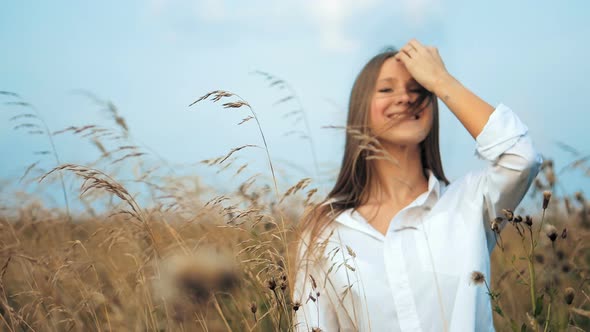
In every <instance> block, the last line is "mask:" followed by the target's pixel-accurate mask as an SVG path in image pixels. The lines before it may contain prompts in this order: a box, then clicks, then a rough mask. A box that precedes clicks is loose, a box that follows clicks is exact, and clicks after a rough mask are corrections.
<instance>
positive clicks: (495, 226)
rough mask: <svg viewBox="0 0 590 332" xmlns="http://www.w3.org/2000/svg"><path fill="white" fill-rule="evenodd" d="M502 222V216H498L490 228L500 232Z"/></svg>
mask: <svg viewBox="0 0 590 332" xmlns="http://www.w3.org/2000/svg"><path fill="white" fill-rule="evenodd" d="M501 223H502V217H497V218H496V219H494V220H492V222H491V223H490V228H491V229H492V231H493V232H494V233H500V224H501Z"/></svg>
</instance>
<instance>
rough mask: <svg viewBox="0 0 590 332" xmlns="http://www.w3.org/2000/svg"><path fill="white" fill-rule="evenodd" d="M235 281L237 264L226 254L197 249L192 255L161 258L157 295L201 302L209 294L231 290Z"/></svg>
mask: <svg viewBox="0 0 590 332" xmlns="http://www.w3.org/2000/svg"><path fill="white" fill-rule="evenodd" d="M238 284H239V278H238V272H237V266H236V263H235V261H234V259H233V257H232V256H231V255H229V254H225V253H222V252H218V251H217V250H215V249H213V248H201V249H199V250H198V251H197V252H196V253H193V254H181V255H173V256H170V257H168V258H165V259H164V260H163V261H162V272H161V279H160V281H159V284H157V285H156V286H157V287H155V289H156V290H157V291H159V293H160V294H159V295H160V296H161V297H162V298H164V299H168V300H171V301H173V302H174V301H176V302H182V301H183V300H189V301H190V302H191V303H193V304H203V303H205V302H206V301H207V300H209V297H210V296H211V294H212V293H214V292H217V291H223V292H231V291H233V290H234V289H236V287H237V286H238Z"/></svg>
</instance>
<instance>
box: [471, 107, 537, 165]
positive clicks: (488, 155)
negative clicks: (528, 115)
mask: <svg viewBox="0 0 590 332" xmlns="http://www.w3.org/2000/svg"><path fill="white" fill-rule="evenodd" d="M527 132H528V128H527V126H525V125H524V124H523V123H522V121H520V119H519V118H518V116H517V115H516V114H515V113H514V112H513V111H512V110H511V109H510V108H509V107H508V106H506V105H504V104H499V105H498V107H496V109H495V110H494V112H493V113H492V114H491V115H490V118H489V119H488V122H487V123H486V124H485V126H484V127H483V130H482V131H481V133H480V134H479V135H478V136H477V138H476V139H475V141H476V144H475V155H476V156H477V157H478V158H480V159H486V160H489V161H495V160H496V159H497V158H498V157H500V155H501V154H502V153H504V152H506V150H508V149H510V148H511V147H512V146H513V145H514V144H516V142H518V140H519V139H520V137H522V136H524V135H526V134H527Z"/></svg>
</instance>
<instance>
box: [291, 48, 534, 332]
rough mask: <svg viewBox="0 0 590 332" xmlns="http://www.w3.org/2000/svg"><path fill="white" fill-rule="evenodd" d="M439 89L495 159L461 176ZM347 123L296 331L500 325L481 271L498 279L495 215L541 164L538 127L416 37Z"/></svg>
mask: <svg viewBox="0 0 590 332" xmlns="http://www.w3.org/2000/svg"><path fill="white" fill-rule="evenodd" d="M437 98H438V99H440V100H442V101H443V102H444V103H445V104H446V105H447V107H448V109H449V110H451V112H453V114H454V115H455V116H456V117H457V118H458V119H459V121H460V122H461V123H462V124H463V126H464V127H465V129H467V131H468V132H469V133H470V134H471V136H472V137H473V138H474V139H475V140H476V155H477V156H478V157H480V158H482V159H485V160H487V161H488V162H489V165H488V166H487V167H486V168H485V169H482V170H480V171H477V172H470V173H468V174H466V175H465V176H463V177H461V178H460V179H458V180H456V181H455V182H453V183H452V184H451V183H449V181H448V180H447V179H446V177H445V175H444V172H443V169H442V165H441V159H440V153H439V147H438V118H439V117H438V106H437ZM347 128H348V131H347V135H346V145H345V152H344V158H343V162H342V167H341V170H340V173H339V175H338V178H337V180H336V184H335V186H334V188H333V189H332V191H331V192H330V193H329V194H328V197H327V199H326V201H325V202H323V203H322V204H320V205H318V206H316V207H315V208H314V209H313V210H312V211H311V212H309V213H308V214H307V216H306V218H304V221H303V223H302V225H301V226H302V231H303V232H302V236H301V241H300V246H299V249H300V250H299V256H298V258H299V259H298V262H299V265H298V266H297V269H296V271H297V272H296V279H295V285H294V293H293V300H294V301H299V302H301V304H302V305H301V308H299V310H298V311H297V312H296V315H295V318H296V319H295V324H296V326H297V329H298V330H302V331H307V330H313V329H316V330H317V329H320V330H322V331H358V330H360V331H370V330H372V331H493V330H494V326H493V320H492V310H491V303H490V298H489V296H488V295H487V290H486V289H485V286H482V285H478V284H475V283H473V282H471V279H470V278H471V275H472V273H473V272H474V271H478V272H481V273H482V274H483V276H484V277H485V278H486V279H487V280H490V259H489V255H490V253H491V252H492V249H493V248H494V246H495V244H496V241H495V236H496V234H494V231H492V229H491V228H490V221H491V220H494V219H495V218H496V217H497V216H500V215H502V212H501V211H502V209H510V210H514V209H515V208H516V206H517V205H518V204H519V203H520V201H521V199H522V198H523V197H524V195H525V193H526V192H527V190H528V188H529V186H530V184H531V183H532V181H533V179H534V178H535V176H536V175H537V173H538V171H539V168H540V164H541V162H542V158H541V156H540V155H539V154H538V153H537V152H536V151H535V149H534V148H533V145H532V142H531V140H530V138H529V136H528V135H527V127H526V126H525V125H524V124H523V123H522V122H521V121H520V120H519V118H518V117H517V116H516V114H514V113H513V112H512V111H511V110H510V109H509V108H508V107H506V106H505V105H502V104H500V105H499V106H497V107H496V108H494V107H492V106H491V105H490V104H488V103H486V102H485V101H483V100H482V99H480V98H479V97H478V96H476V95H475V94H473V93H472V92H471V91H469V90H468V89H466V88H465V87H463V86H462V85H461V83H459V82H458V81H457V80H456V79H455V78H454V77H453V76H451V75H450V74H449V73H448V72H447V70H446V69H445V66H444V64H443V61H442V59H441V57H440V55H439V54H438V50H437V49H436V48H433V47H426V46H424V45H422V44H421V43H420V42H418V41H417V40H411V41H410V42H408V43H407V44H406V45H405V46H404V47H403V48H402V49H401V50H400V51H399V52H397V51H389V52H384V53H381V54H378V55H377V56H375V57H374V58H373V59H371V60H370V61H369V62H368V63H367V64H366V65H365V67H364V68H363V69H362V71H361V72H360V74H359V75H358V77H357V79H356V81H355V83H354V86H353V88H352V92H351V96H350V101H349V110H348V121H347ZM504 223H505V222H504ZM504 223H501V224H500V225H499V227H498V228H496V232H499V231H500V230H501V229H502V228H503V226H504Z"/></svg>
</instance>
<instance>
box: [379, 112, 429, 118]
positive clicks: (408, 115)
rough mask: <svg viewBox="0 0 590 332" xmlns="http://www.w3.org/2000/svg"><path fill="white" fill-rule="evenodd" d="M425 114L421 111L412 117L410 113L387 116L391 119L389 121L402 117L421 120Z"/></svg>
mask: <svg viewBox="0 0 590 332" xmlns="http://www.w3.org/2000/svg"><path fill="white" fill-rule="evenodd" d="M423 112H424V110H421V111H420V112H418V113H416V114H414V115H411V114H410V113H408V112H393V113H389V114H386V115H385V116H386V117H387V118H389V119H394V118H396V117H397V116H401V117H404V118H406V117H407V118H408V119H414V120H419V119H420V118H421V117H422V113H423Z"/></svg>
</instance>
